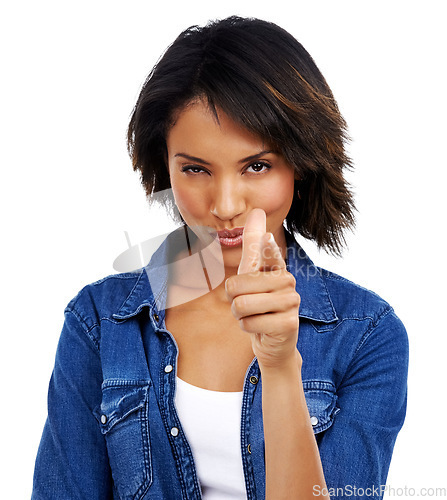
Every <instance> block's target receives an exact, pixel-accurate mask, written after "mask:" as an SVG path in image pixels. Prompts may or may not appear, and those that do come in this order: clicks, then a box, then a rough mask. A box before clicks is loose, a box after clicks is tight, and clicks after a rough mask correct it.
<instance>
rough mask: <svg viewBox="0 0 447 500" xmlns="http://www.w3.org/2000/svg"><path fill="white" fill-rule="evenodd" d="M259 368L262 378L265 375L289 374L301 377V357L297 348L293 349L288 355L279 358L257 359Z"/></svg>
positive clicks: (278, 375) (287, 375) (288, 375)
mask: <svg viewBox="0 0 447 500" xmlns="http://www.w3.org/2000/svg"><path fill="white" fill-rule="evenodd" d="M258 364H259V369H260V370H261V374H262V376H263V378H265V377H281V376H286V377H290V376H291V375H292V376H294V378H295V377H296V376H299V377H301V368H302V365H303V359H302V357H301V354H300V352H299V351H298V349H295V350H294V351H293V352H292V353H291V355H290V356H288V357H287V358H284V359H281V360H274V361H271V360H269V361H267V362H266V361H262V360H260V359H258Z"/></svg>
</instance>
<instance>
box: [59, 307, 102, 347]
mask: <svg viewBox="0 0 447 500" xmlns="http://www.w3.org/2000/svg"><path fill="white" fill-rule="evenodd" d="M65 312H66V313H67V312H69V313H71V314H73V316H74V317H75V318H76V319H77V321H78V323H79V324H80V326H81V328H82V329H83V330H84V333H85V334H86V335H87V338H89V339H90V341H91V342H92V344H93V345H94V346H95V348H96V350H97V351H98V353H99V340H98V339H97V338H96V337H95V336H94V335H92V334H91V332H92V330H94V329H95V328H96V327H97V326H99V325H98V323H94V324H93V325H92V326H90V327H88V326H87V323H86V321H85V320H84V319H83V318H82V316H81V315H80V314H79V313H78V311H76V310H75V309H71V308H68V307H66V308H65Z"/></svg>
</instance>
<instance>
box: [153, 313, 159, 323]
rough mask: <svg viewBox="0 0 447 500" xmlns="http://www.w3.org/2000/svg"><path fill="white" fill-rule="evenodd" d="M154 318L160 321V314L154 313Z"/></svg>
mask: <svg viewBox="0 0 447 500" xmlns="http://www.w3.org/2000/svg"><path fill="white" fill-rule="evenodd" d="M152 317H153V318H154V320H155V321H156V322H157V323H158V321H159V319H160V316H159V315H158V314H154V315H153V316H152Z"/></svg>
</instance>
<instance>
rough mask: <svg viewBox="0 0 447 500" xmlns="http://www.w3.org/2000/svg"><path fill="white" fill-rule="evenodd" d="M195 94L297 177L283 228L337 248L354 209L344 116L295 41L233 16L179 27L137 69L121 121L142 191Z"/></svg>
mask: <svg viewBox="0 0 447 500" xmlns="http://www.w3.org/2000/svg"><path fill="white" fill-rule="evenodd" d="M197 99H203V100H204V101H205V102H207V103H208V105H209V107H210V109H211V110H213V112H214V113H215V115H216V117H217V108H220V109H221V110H223V111H224V112H225V113H226V114H227V115H229V116H230V117H231V118H232V119H233V120H234V121H236V122H238V123H240V124H241V125H242V126H244V127H245V128H247V129H248V130H250V131H251V132H254V133H255V134H257V135H258V136H260V137H261V138H262V139H263V140H265V141H266V142H267V143H269V144H271V145H272V146H274V147H275V148H276V149H277V150H278V151H279V152H280V153H281V154H282V155H283V156H284V158H285V159H286V160H287V161H288V162H289V163H290V164H291V165H292V166H293V167H294V168H295V170H296V172H297V173H298V176H297V177H299V179H300V180H299V181H295V183H296V186H295V187H296V189H295V196H294V198H293V202H292V206H291V208H290V211H289V213H288V215H287V217H286V226H287V228H288V230H289V231H291V232H298V233H300V234H301V235H302V236H304V237H305V238H308V239H311V240H314V241H315V242H316V243H317V245H318V246H319V247H320V248H324V249H326V250H328V251H329V252H331V253H333V254H335V255H340V254H341V250H342V248H343V246H344V245H345V238H344V231H345V230H346V229H353V227H354V211H355V206H354V201H353V196H352V193H351V191H350V189H349V185H348V183H347V182H346V180H345V178H344V171H345V169H346V168H350V167H351V161H350V159H349V157H348V156H347V154H346V151H345V143H346V141H347V139H348V137H347V132H346V123H345V121H344V119H343V117H342V116H341V114H340V111H339V109H338V106H337V103H336V101H335V99H334V97H333V95H332V92H331V90H330V88H329V86H328V84H327V83H326V80H325V79H324V77H323V75H322V74H321V73H320V71H319V69H318V68H317V66H316V64H315V63H314V61H313V59H312V57H311V56H310V55H309V53H308V52H307V51H306V50H305V49H304V48H303V46H302V45H301V44H300V43H299V42H298V41H297V40H296V39H295V38H294V37H292V35H290V34H289V33H288V32H287V31H285V30H283V29H282V28H280V27H279V26H277V25H275V24H273V23H270V22H267V21H262V20H259V19H252V18H240V17H236V16H232V17H229V18H227V19H223V20H220V21H212V22H209V23H208V24H207V25H206V26H204V27H199V26H192V27H190V28H188V29H187V30H185V31H184V32H183V33H181V34H180V35H179V36H178V38H177V39H176V40H175V41H174V43H173V44H172V45H171V46H170V47H169V48H168V49H167V50H166V52H165V53H164V55H163V56H162V57H161V59H160V60H159V61H158V63H157V64H156V65H155V67H154V68H153V70H152V71H151V73H150V74H149V76H148V77H147V79H146V81H145V83H144V85H143V87H142V90H141V93H140V95H139V98H138V101H137V103H136V105H135V108H134V110H133V113H132V116H131V120H130V123H129V128H128V136H127V141H128V150H129V154H130V156H131V158H132V164H133V168H134V170H136V171H139V172H140V175H141V182H142V184H143V186H144V188H145V191H146V194H147V195H148V196H150V195H152V194H153V193H156V192H159V191H161V190H165V189H168V188H170V179H169V174H168V167H167V164H166V157H167V153H166V151H167V149H166V135H167V133H168V131H169V128H170V127H171V126H172V124H173V121H174V119H175V113H176V112H178V111H179V110H181V109H182V108H183V107H185V106H186V105H187V104H188V103H190V102H191V101H193V100H197ZM298 191H299V194H298Z"/></svg>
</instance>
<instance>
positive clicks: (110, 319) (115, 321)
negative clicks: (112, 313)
mask: <svg viewBox="0 0 447 500" xmlns="http://www.w3.org/2000/svg"><path fill="white" fill-rule="evenodd" d="M126 319H130V318H126ZM100 321H108V322H109V323H113V324H114V325H120V324H121V323H122V322H123V320H122V319H121V320H118V319H115V318H107V317H106V316H104V317H103V318H100Z"/></svg>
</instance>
